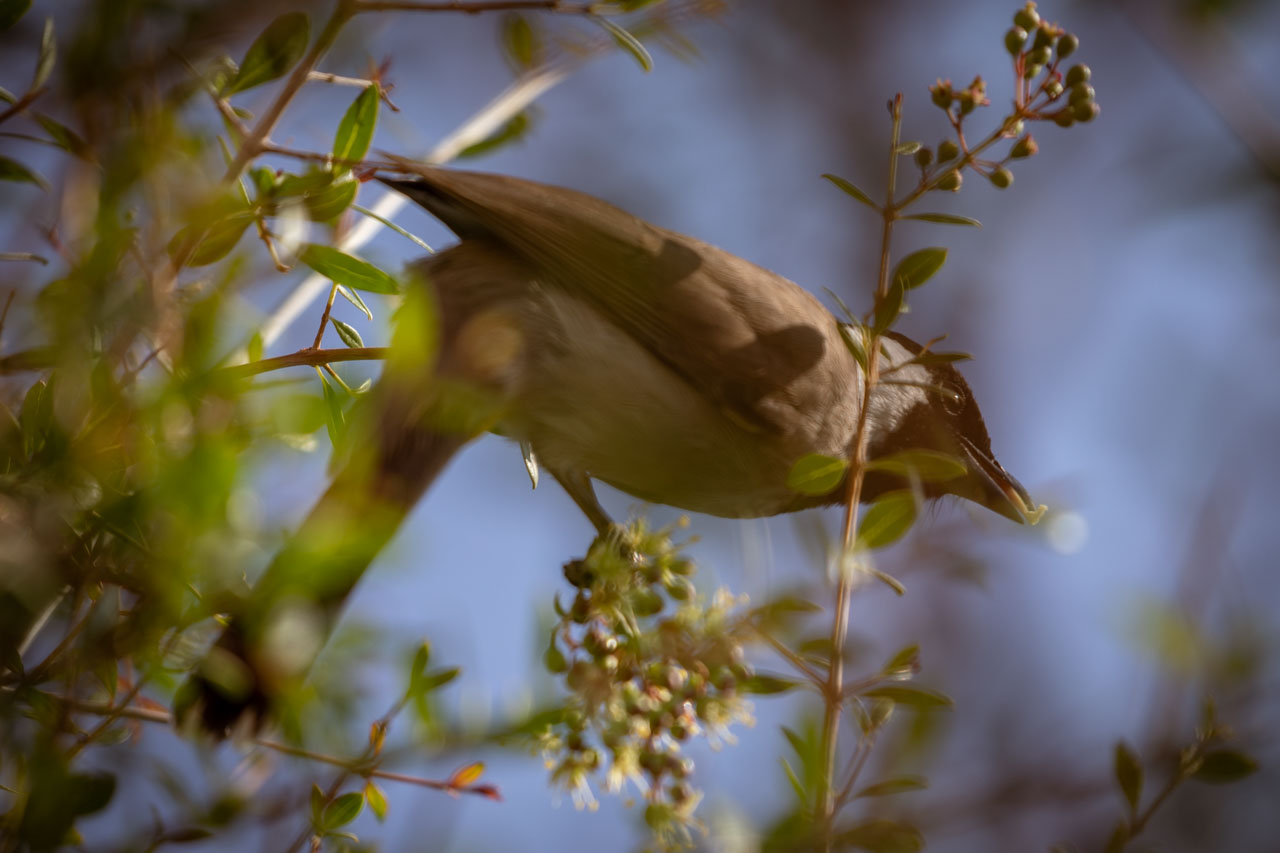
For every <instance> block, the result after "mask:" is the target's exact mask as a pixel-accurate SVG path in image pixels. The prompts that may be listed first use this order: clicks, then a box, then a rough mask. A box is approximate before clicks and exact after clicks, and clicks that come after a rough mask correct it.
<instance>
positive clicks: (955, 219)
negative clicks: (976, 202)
mask: <svg viewBox="0 0 1280 853" xmlns="http://www.w3.org/2000/svg"><path fill="white" fill-rule="evenodd" d="M902 218H903V219H916V220H919V221H920V222H936V223H938V224H939V225H970V226H972V227H974V228H981V227H982V223H981V222H979V221H978V220H976V219H972V218H970V217H968V216H956V215H955V214H954V213H911V214H908V215H907V216H904V217H902Z"/></svg>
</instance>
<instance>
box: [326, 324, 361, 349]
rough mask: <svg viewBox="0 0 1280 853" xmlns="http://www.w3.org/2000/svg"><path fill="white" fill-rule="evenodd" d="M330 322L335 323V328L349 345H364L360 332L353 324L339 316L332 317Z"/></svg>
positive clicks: (353, 346)
mask: <svg viewBox="0 0 1280 853" xmlns="http://www.w3.org/2000/svg"><path fill="white" fill-rule="evenodd" d="M329 322H330V323H332V324H333V330H334V331H335V332H337V333H338V337H339V338H341V339H342V342H343V343H344V344H346V345H347V346H349V347H352V348H355V347H362V346H364V341H363V340H361V338H360V333H359V332H357V331H356V330H355V329H354V328H353V327H352V326H349V325H348V324H346V323H344V322H342V321H341V320H339V319H338V318H337V317H330V318H329Z"/></svg>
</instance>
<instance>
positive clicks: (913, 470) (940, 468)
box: [867, 450, 969, 483]
mask: <svg viewBox="0 0 1280 853" xmlns="http://www.w3.org/2000/svg"><path fill="white" fill-rule="evenodd" d="M867 470H868V471H888V472H889V473H891V474H899V475H901V476H903V477H909V476H913V475H914V476H916V477H919V478H920V479H921V480H923V481H924V482H926V483H941V482H945V481H947V480H953V479H955V478H956V477H962V476H964V475H965V474H966V473H968V471H969V469H968V468H967V467H966V466H965V464H964V463H963V462H961V461H960V460H959V459H957V458H956V457H954V456H952V455H951V454H949V453H940V452H938V451H936V450H903V451H901V452H899V453H894V454H893V455H891V456H885V457H882V458H880V459H873V460H871V461H870V462H868V463H867Z"/></svg>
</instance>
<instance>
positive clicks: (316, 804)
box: [311, 782, 324, 827]
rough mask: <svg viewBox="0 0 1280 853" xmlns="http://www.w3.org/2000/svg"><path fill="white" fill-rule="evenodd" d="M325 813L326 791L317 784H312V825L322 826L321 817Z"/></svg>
mask: <svg viewBox="0 0 1280 853" xmlns="http://www.w3.org/2000/svg"><path fill="white" fill-rule="evenodd" d="M323 813H324V791H322V790H320V786H319V785H317V784H316V783H315V782H312V783H311V823H312V825H313V826H316V827H319V826H320V815H322V814H323Z"/></svg>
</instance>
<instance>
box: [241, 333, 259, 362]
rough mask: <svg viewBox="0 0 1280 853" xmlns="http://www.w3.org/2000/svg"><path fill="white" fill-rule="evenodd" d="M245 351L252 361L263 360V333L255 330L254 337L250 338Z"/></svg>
mask: <svg viewBox="0 0 1280 853" xmlns="http://www.w3.org/2000/svg"><path fill="white" fill-rule="evenodd" d="M245 352H246V353H247V354H248V357H249V361H250V362H254V361H262V334H261V333H260V332H254V333H253V337H251V338H249V343H248V345H247V346H246V347H245Z"/></svg>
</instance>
